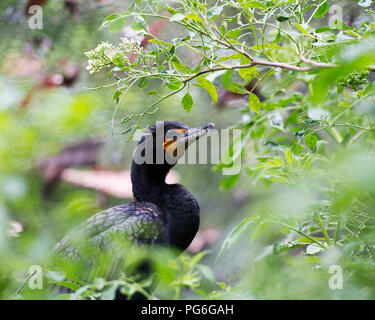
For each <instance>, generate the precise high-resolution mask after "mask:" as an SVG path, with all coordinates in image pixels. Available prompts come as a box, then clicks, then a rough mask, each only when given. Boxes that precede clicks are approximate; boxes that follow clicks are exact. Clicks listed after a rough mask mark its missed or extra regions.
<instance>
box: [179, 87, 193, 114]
mask: <svg viewBox="0 0 375 320" xmlns="http://www.w3.org/2000/svg"><path fill="white" fill-rule="evenodd" d="M181 104H182V107H183V108H184V110H185V111H186V112H190V111H191V109H192V108H193V105H194V101H193V97H192V96H191V95H190V93H189V92H187V93H186V94H185V95H184V97H183V98H182V100H181Z"/></svg>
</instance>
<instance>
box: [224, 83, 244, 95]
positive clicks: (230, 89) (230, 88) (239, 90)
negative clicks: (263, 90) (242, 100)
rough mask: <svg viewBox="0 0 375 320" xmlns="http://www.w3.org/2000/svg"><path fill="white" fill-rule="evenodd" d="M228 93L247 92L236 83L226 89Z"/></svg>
mask: <svg viewBox="0 0 375 320" xmlns="http://www.w3.org/2000/svg"><path fill="white" fill-rule="evenodd" d="M227 89H228V90H229V91H232V92H234V93H239V94H247V93H249V91H247V90H246V88H244V87H243V86H241V85H240V84H238V83H236V82H232V83H231V84H230V85H229V87H227Z"/></svg>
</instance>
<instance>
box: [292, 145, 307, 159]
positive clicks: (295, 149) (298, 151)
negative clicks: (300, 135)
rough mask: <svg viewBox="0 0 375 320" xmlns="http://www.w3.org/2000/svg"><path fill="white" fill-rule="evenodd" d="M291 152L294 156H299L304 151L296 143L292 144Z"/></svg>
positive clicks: (301, 146)
mask: <svg viewBox="0 0 375 320" xmlns="http://www.w3.org/2000/svg"><path fill="white" fill-rule="evenodd" d="M291 150H292V152H293V154H295V155H296V156H299V155H300V154H301V153H302V152H304V151H305V148H304V147H303V145H301V144H300V143H299V142H296V143H295V144H293V146H292V148H291Z"/></svg>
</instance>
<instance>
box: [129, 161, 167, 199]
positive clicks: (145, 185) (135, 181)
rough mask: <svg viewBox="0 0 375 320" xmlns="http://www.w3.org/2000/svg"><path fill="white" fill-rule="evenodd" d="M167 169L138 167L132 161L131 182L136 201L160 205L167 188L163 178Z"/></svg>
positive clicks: (142, 165) (150, 166) (156, 166)
mask: <svg viewBox="0 0 375 320" xmlns="http://www.w3.org/2000/svg"><path fill="white" fill-rule="evenodd" d="M169 169H170V168H169V167H168V166H166V165H159V164H140V165H139V164H136V163H135V162H134V161H133V164H132V169H131V180H132V188H133V195H134V198H135V199H136V200H137V201H147V202H151V203H154V204H158V205H160V203H161V201H162V200H163V199H162V195H163V193H164V192H165V189H166V186H167V184H166V182H165V178H166V176H167V174H168V172H169Z"/></svg>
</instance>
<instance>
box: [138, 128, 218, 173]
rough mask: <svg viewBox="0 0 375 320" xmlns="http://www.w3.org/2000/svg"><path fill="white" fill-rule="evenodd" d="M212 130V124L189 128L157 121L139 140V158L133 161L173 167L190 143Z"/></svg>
mask: <svg viewBox="0 0 375 320" xmlns="http://www.w3.org/2000/svg"><path fill="white" fill-rule="evenodd" d="M213 129H215V125H214V124H213V123H207V124H205V125H204V126H202V127H197V128H189V127H188V126H187V125H186V124H184V123H182V122H178V121H158V122H157V123H156V125H154V126H152V127H150V128H149V130H148V131H147V132H146V133H145V135H144V136H143V137H142V139H141V140H140V142H139V144H138V147H137V150H138V156H141V157H140V158H139V159H136V158H134V160H135V161H136V162H137V160H140V161H144V162H145V163H146V164H166V165H169V166H173V165H174V164H176V162H177V161H178V159H180V158H181V157H182V155H183V154H184V152H185V151H186V149H187V148H188V147H189V146H190V145H191V144H192V143H194V142H195V141H197V140H198V139H199V138H201V137H203V136H204V135H206V134H207V133H209V132H210V131H211V130H213ZM135 156H137V152H136V154H135Z"/></svg>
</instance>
